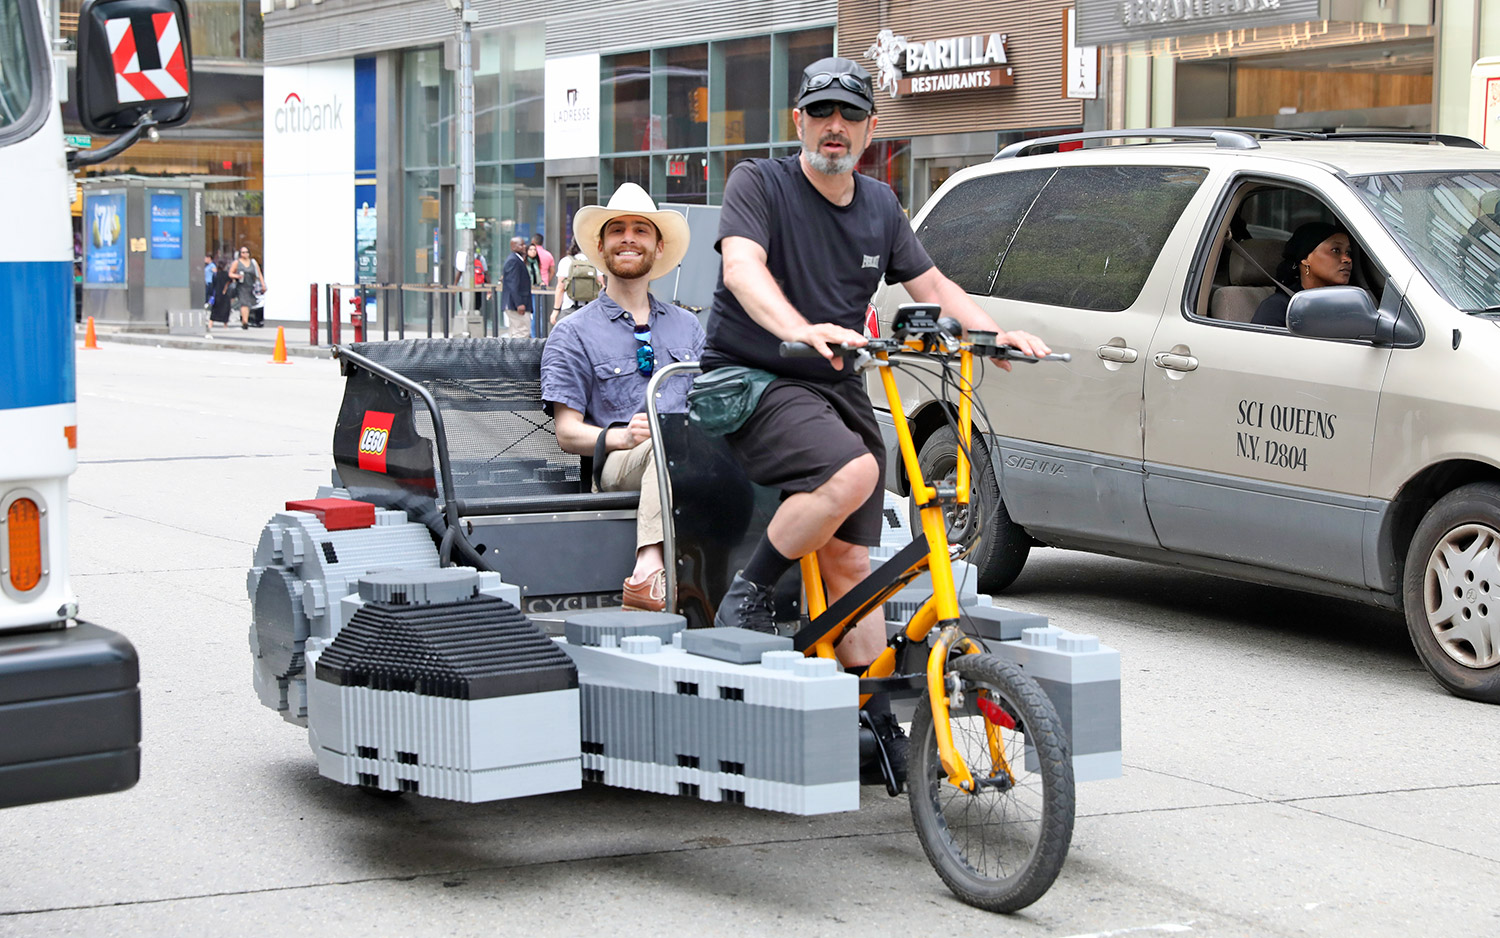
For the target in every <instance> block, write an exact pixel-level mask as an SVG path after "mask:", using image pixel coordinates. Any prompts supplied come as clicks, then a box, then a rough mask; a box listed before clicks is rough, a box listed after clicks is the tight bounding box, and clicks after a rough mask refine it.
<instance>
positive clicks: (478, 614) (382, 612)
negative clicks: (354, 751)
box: [316, 595, 578, 700]
mask: <svg viewBox="0 0 1500 938" xmlns="http://www.w3.org/2000/svg"><path fill="white" fill-rule="evenodd" d="M316 677H317V679H318V680H320V681H327V682H329V683H331V684H338V685H343V686H353V687H369V688H373V689H375V690H392V691H411V692H414V693H418V694H424V695H427V696H430V697H450V698H456V699H459V700H483V699H487V698H491V697H509V696H513V695H517V694H531V693H538V692H542V691H550V690H567V689H570V688H575V687H577V686H578V670H577V668H575V667H574V665H573V661H572V659H571V658H569V657H568V656H567V654H566V653H565V652H564V651H563V650H562V649H561V648H559V647H558V645H557V643H556V642H554V641H552V639H550V638H548V637H547V636H546V635H545V634H544V633H543V632H542V631H541V629H539V628H537V627H536V626H535V625H533V624H532V622H531V620H530V619H527V618H526V617H525V616H524V615H522V614H521V612H520V610H518V609H517V608H516V607H515V606H512V605H511V604H510V603H508V602H506V601H504V600H502V599H497V598H495V597H493V596H484V595H481V596H476V597H474V598H473V599H468V600H464V601H462V602H453V603H433V604H430V605H422V606H406V605H400V606H397V605H387V604H385V603H370V602H367V603H365V604H364V605H363V606H361V607H360V609H359V611H357V612H356V613H355V614H354V616H353V618H351V619H350V620H349V624H348V625H346V626H344V628H343V629H342V630H340V631H339V634H338V636H337V637H336V638H335V639H334V640H333V643H332V644H330V645H329V646H328V648H327V650H325V651H324V652H323V653H322V654H321V655H320V656H319V657H318V666H317V673H316Z"/></svg>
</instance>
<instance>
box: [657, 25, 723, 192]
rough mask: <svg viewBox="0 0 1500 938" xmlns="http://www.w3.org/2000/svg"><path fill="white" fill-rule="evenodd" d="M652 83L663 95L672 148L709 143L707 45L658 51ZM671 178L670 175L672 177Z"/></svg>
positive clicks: (668, 141) (669, 140) (680, 148)
mask: <svg viewBox="0 0 1500 938" xmlns="http://www.w3.org/2000/svg"><path fill="white" fill-rule="evenodd" d="M656 62H657V64H656V68H655V69H653V81H652V84H653V85H655V86H656V87H657V88H658V89H661V90H662V92H663V95H664V99H663V101H662V104H664V105H665V106H664V107H661V108H659V109H658V110H659V111H660V112H661V113H662V117H663V122H664V123H665V126H666V146H667V148H668V149H671V150H685V149H688V148H690V147H703V146H707V145H708V112H709V102H708V46H707V45H706V44H703V43H700V44H698V45H696V46H681V47H679V48H676V49H666V50H663V51H661V52H658V53H657V60H656ZM669 178H670V177H669Z"/></svg>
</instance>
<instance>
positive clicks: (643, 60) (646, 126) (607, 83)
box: [599, 52, 652, 153]
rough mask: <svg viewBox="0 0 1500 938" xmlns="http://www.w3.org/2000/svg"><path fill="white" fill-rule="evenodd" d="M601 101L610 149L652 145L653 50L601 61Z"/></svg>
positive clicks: (629, 149) (603, 131)
mask: <svg viewBox="0 0 1500 938" xmlns="http://www.w3.org/2000/svg"><path fill="white" fill-rule="evenodd" d="M599 104H600V111H601V115H600V116H601V118H602V119H601V120H600V122H599V130H600V133H601V135H602V138H601V140H600V146H601V147H602V150H603V152H606V153H630V152H636V151H640V150H650V149H651V148H652V147H651V137H652V135H651V53H649V52H632V53H630V54H628V55H612V56H608V57H606V58H604V59H603V60H601V61H600V63H599Z"/></svg>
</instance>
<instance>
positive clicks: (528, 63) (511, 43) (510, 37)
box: [500, 23, 547, 160]
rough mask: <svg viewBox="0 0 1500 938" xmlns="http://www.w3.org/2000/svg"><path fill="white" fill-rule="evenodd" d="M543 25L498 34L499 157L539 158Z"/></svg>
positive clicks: (542, 122) (544, 45)
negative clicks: (499, 49)
mask: <svg viewBox="0 0 1500 938" xmlns="http://www.w3.org/2000/svg"><path fill="white" fill-rule="evenodd" d="M545 30H546V26H545V25H544V24H542V23H535V24H530V25H526V26H518V27H515V28H513V29H508V30H506V31H505V32H504V33H502V47H501V54H500V63H501V70H500V89H501V109H500V148H501V155H500V158H501V159H504V160H509V159H523V160H539V159H541V158H542V131H543V127H544V126H545V124H546V110H545V108H544V107H543V106H542V91H543V86H544V85H545V83H546V82H545V71H544V69H543V62H544V61H545V59H546V56H547V37H546V33H545Z"/></svg>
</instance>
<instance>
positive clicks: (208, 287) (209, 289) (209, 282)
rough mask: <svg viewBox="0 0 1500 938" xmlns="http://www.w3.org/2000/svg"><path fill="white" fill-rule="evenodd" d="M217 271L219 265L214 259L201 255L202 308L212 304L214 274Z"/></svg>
mask: <svg viewBox="0 0 1500 938" xmlns="http://www.w3.org/2000/svg"><path fill="white" fill-rule="evenodd" d="M218 272H219V265H218V264H216V263H214V259H213V258H212V257H211V256H209V255H207V254H205V255H203V308H204V309H208V308H210V307H211V306H213V305H214V274H216V273H218Z"/></svg>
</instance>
